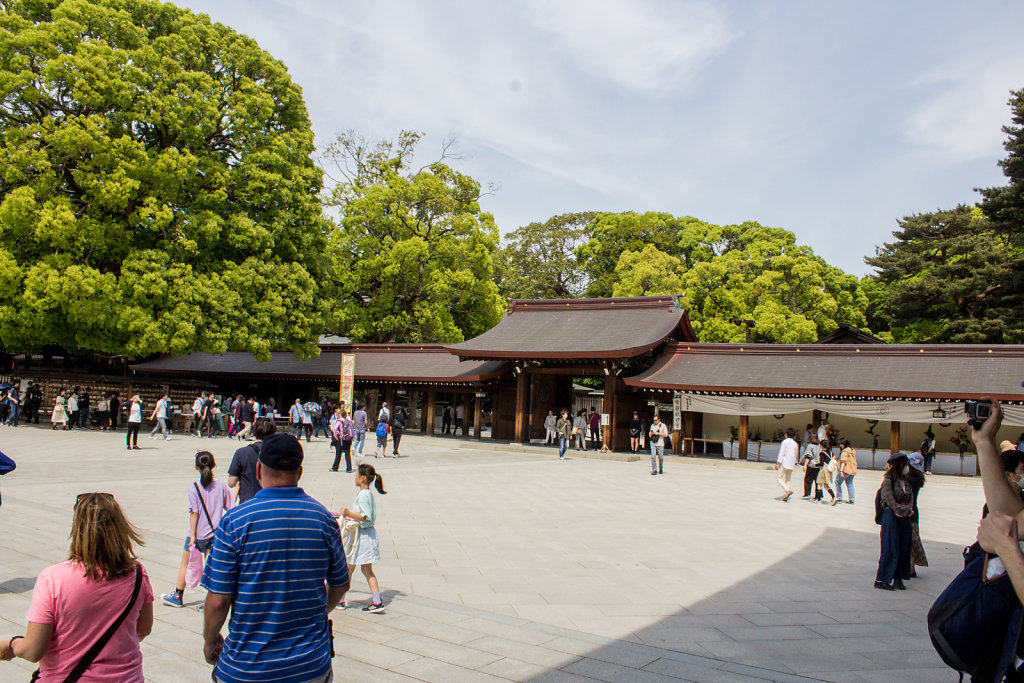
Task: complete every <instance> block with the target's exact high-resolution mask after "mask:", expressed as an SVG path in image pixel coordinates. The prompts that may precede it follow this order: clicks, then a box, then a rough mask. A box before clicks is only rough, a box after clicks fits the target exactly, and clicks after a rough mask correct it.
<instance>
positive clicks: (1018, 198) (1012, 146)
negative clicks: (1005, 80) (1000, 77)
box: [979, 89, 1024, 244]
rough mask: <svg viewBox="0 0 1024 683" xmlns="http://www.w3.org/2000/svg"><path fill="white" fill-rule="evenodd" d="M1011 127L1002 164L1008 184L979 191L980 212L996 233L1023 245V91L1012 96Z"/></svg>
mask: <svg viewBox="0 0 1024 683" xmlns="http://www.w3.org/2000/svg"><path fill="white" fill-rule="evenodd" d="M1009 105H1010V118H1011V120H1012V121H1013V124H1012V125H1009V126H1003V132H1004V133H1006V142H1004V143H1003V147H1005V148H1006V151H1007V157H1006V158H1005V159H1003V160H1001V161H1000V162H999V165H1000V166H1001V167H1002V169H1003V175H1005V176H1006V177H1007V179H1008V180H1009V183H1008V184H1006V185H1002V186H999V187H990V188H986V189H982V190H979V192H981V195H982V197H984V199H983V200H982V203H981V208H982V210H983V211H984V212H985V215H986V216H988V217H989V219H990V220H991V221H992V224H993V227H994V228H995V229H996V230H1001V231H1003V232H1006V233H1008V234H1010V235H1012V236H1013V237H1014V240H1015V241H1016V242H1017V243H1018V244H1022V243H1024V89H1022V90H1015V91H1011V93H1010V101H1009Z"/></svg>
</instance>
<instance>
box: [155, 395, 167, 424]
mask: <svg viewBox="0 0 1024 683" xmlns="http://www.w3.org/2000/svg"><path fill="white" fill-rule="evenodd" d="M156 416H157V418H161V417H162V418H165V419H166V418H167V401H166V400H164V399H160V400H159V401H157V402H156Z"/></svg>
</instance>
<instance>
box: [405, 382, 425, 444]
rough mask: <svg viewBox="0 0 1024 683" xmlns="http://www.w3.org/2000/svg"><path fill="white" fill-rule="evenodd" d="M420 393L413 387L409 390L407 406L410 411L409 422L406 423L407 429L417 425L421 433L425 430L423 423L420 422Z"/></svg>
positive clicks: (417, 429)
mask: <svg viewBox="0 0 1024 683" xmlns="http://www.w3.org/2000/svg"><path fill="white" fill-rule="evenodd" d="M419 393H420V392H418V391H416V390H415V389H411V388H410V389H409V391H408V396H409V405H407V406H406V408H407V409H408V411H409V424H407V425H406V431H408V429H409V428H410V427H413V426H415V428H416V431H418V432H421V433H422V432H423V423H422V422H420V411H419V402H420V398H419Z"/></svg>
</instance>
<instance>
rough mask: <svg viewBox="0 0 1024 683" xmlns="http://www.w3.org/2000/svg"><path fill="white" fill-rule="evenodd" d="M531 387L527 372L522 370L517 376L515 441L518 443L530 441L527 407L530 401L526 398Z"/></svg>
mask: <svg viewBox="0 0 1024 683" xmlns="http://www.w3.org/2000/svg"><path fill="white" fill-rule="evenodd" d="M529 389H530V378H529V376H528V375H527V374H526V372H520V373H519V376H518V377H516V431H515V441H516V442H517V443H528V442H529V440H530V435H529V432H528V430H529V424H528V423H527V415H526V408H527V406H528V405H529V403H528V402H527V400H526V398H527V397H526V393H527V391H529Z"/></svg>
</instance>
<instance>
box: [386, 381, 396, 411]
mask: <svg viewBox="0 0 1024 683" xmlns="http://www.w3.org/2000/svg"><path fill="white" fill-rule="evenodd" d="M384 401H385V402H386V403H387V404H388V412H389V413H390V412H391V411H392V410H394V409H395V385H394V384H388V385H387V386H386V387H385V388H384Z"/></svg>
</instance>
